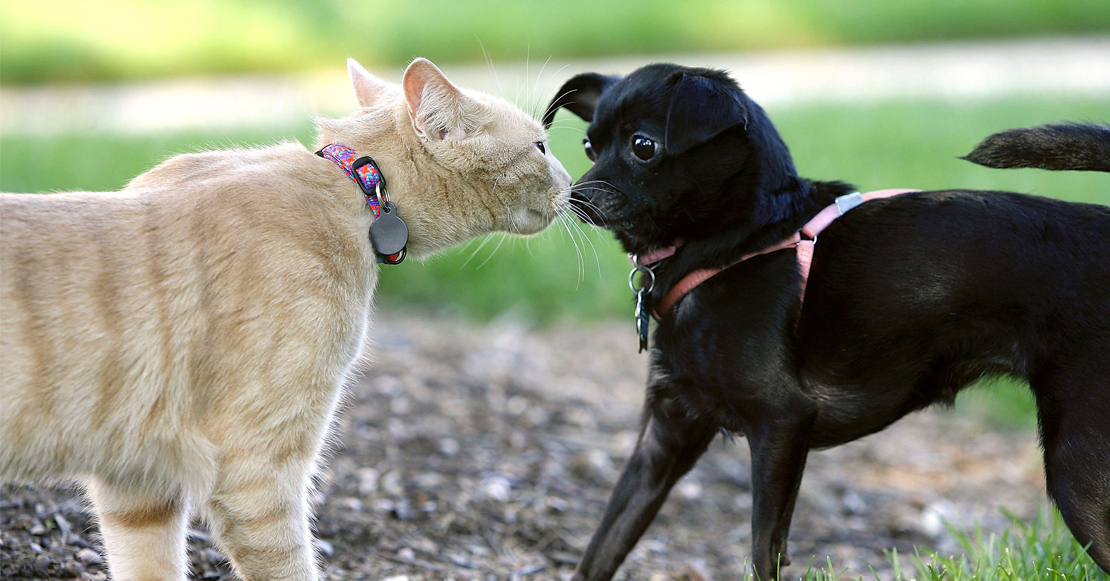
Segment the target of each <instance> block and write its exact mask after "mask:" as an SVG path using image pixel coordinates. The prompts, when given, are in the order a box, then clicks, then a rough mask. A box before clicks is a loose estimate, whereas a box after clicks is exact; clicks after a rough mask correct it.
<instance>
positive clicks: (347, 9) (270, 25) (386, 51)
mask: <svg viewBox="0 0 1110 581" xmlns="http://www.w3.org/2000/svg"><path fill="white" fill-rule="evenodd" d="M1108 29H1110V3H1108V2H1107V1H1106V0H930V1H928V2H926V1H920V0H905V1H897V2H892V1H890V0H687V1H685V2H681V3H675V2H673V1H660V0H606V1H604V2H597V1H595V0H563V1H560V2H541V1H539V0H483V1H482V2H479V3H474V2H457V1H452V0H409V1H397V0H391V1H385V0H362V1H359V2H341V1H339V0H238V1H229V0H161V1H157V2H155V1H151V0H99V1H97V2H85V1H80V0H56V1H54V2H50V3H49V4H48V5H45V4H43V3H38V2H26V1H23V2H20V1H7V2H3V3H0V82H3V83H41V82H52V81H91V80H105V79H110V80H118V79H137V78H150V77H166V76H174V75H186V74H197V73H213V72H218V73H246V72H249V73H260V72H283V71H295V70H304V69H314V68H331V67H333V66H334V63H336V62H342V59H344V58H346V57H347V56H349V55H359V57H360V59H363V64H365V65H369V66H373V65H378V64H386V63H389V64H395V63H400V62H407V61H409V60H411V59H412V58H413V57H416V56H425V57H428V58H430V59H431V60H433V61H435V62H437V63H447V62H459V61H481V60H482V59H483V57H484V54H483V52H486V53H488V54H489V55H491V56H492V57H493V58H494V59H495V60H506V59H512V60H524V59H525V58H526V57H528V56H529V55H531V56H532V57H533V58H539V60H540V61H541V62H542V60H543V59H546V58H547V57H549V56H554V57H557V58H566V57H597V56H606V55H618V54H619V55H627V54H643V55H648V54H674V53H686V52H688V53H696V52H706V51H735V50H750V49H771V48H785V47H813V46H834V45H846V44H869V43H905V42H921V41H937V40H958V39H996V38H1004V37H1015V36H1028V35H1061V34H1080V33H1093V32H1104V31H1106V30H1108Z"/></svg>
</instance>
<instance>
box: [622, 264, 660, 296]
mask: <svg viewBox="0 0 1110 581" xmlns="http://www.w3.org/2000/svg"><path fill="white" fill-rule="evenodd" d="M637 272H643V273H647V276H648V284H647V287H646V288H645V287H640V288H636V273H637ZM628 288H630V289H632V292H634V293H638V292H640V291H645V292H651V290H652V289H654V288H655V272H654V271H652V270H651V269H650V268H648V267H646V266H640V265H638V264H637V265H636V266H635V267H633V268H632V272H629V273H628Z"/></svg>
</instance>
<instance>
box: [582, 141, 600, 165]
mask: <svg viewBox="0 0 1110 581" xmlns="http://www.w3.org/2000/svg"><path fill="white" fill-rule="evenodd" d="M582 147H584V148H586V157H588V158H590V161H597V153H595V152H594V146H593V144H592V143H590V138H589V137H587V138H585V139H583V140H582Z"/></svg>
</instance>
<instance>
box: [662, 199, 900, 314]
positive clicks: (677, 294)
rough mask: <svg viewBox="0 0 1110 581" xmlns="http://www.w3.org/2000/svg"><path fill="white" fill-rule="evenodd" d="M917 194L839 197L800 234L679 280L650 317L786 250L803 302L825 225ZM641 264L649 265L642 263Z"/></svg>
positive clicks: (672, 248) (799, 232)
mask: <svg viewBox="0 0 1110 581" xmlns="http://www.w3.org/2000/svg"><path fill="white" fill-rule="evenodd" d="M920 191H921V190H904V189H892V190H877V191H874V192H868V193H866V194H861V193H859V192H853V193H851V194H845V195H843V196H840V197H838V198H837V199H836V202H835V203H833V204H832V205H830V206H828V207H827V208H825V209H823V210H821V211H820V212H818V213H817V215H816V216H814V217H813V218H812V219H810V221H809V222H806V225H805V226H803V227H802V229H801V230H799V231H798V232H795V233H794V234H793V235H792V236H790V237H789V238H787V239H786V240H783V241H782V242H779V243H778V244H775V245H774V246H771V247H770V248H765V249H763V250H760V251H759V252H753V253H751V254H745V255H744V256H741V257H740V260H737V261H736V262H734V263H732V264H730V265H728V266H725V267H723V268H702V269H699V270H695V271H694V272H691V273H690V274H687V275H686V276H684V277H683V278H682V280H679V281H678V284H676V285H674V286H673V287H671V289H670V290H669V291H667V294H665V295H663V298H662V299H661V300H660V301H659V304H658V305H656V306H655V308H654V309H653V310H652V313H651V315H652V316H653V317H655V320H657V321H658V320H659V319H661V318H662V315H663V314H666V313H667V311H669V310H670V309H671V307H673V306H674V305H675V303H677V302H678V301H679V300H680V299H682V297H684V296H686V294H687V293H689V292H690V291H692V290H694V289H695V288H697V286H698V285H699V284H701V283H703V282H705V281H707V280H709V279H710V278H712V277H713V276H714V275H716V274H718V273H719V272H721V271H723V270H725V269H726V268H731V267H733V266H736V265H737V264H740V263H741V262H744V261H745V260H747V259H749V258H752V257H754V256H759V255H762V254H769V253H771V252H776V251H779V250H785V249H787V248H790V247H796V248H797V249H798V272H799V273H801V275H802V291H801V294H802V298H803V300H804V299H805V292H806V281H808V280H809V267H810V266H811V265H812V264H813V248H814V245H815V244H816V243H817V235H818V234H820V233H821V232H822V231H823V230H824V229H825V228H828V227H829V224H832V223H833V221H834V220H836V219H837V218H839V217H841V216H843V215H844V214H845V213H846V212H848V210H851V209H852V208H855V207H856V206H858V205H860V204H862V203H864V202H867V201H869V200H875V199H879V198H889V197H891V196H897V195H898V194H905V193H908V192H920ZM670 251H671V252H670V254H667V255H666V256H670V255H671V254H674V247H670ZM659 252H660V251H658V250H657V251H655V252H653V253H651V254H650V255H649V256H651V257H654V256H655V255H656V254H657V253H659ZM666 256H664V257H661V258H657V259H656V261H658V260H662V259H663V258H666ZM644 264H651V263H646V262H645V263H644Z"/></svg>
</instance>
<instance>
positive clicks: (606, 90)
mask: <svg viewBox="0 0 1110 581" xmlns="http://www.w3.org/2000/svg"><path fill="white" fill-rule="evenodd" d="M560 107H566V108H567V109H568V110H570V111H571V112H572V113H574V114H576V115H578V116H579V117H581V118H582V119H585V120H586V121H590V122H591V123H590V126H589V129H588V130H587V132H586V138H585V140H584V145H585V148H586V155H588V156H589V157H590V159H591V160H593V162H594V165H593V167H592V168H591V169H590V170H589V171H587V172H586V173H585V174H584V175H583V176H582V178H581V179H579V180H578V183H577V184H576V186H575V192H574V194H573V196H572V200H571V203H572V204H575V205H577V206H578V207H579V209H581V210H583V211H584V212H585V215H586V217H587V219H588V220H590V221H592V222H594V223H596V224H597V225H599V226H602V227H604V228H607V229H610V230H613V231H614V233H615V234H616V236H617V239H618V240H620V242H621V243H622V244H623V245H624V247H625V249H626V250H627V251H628V252H635V253H642V252H645V251H648V250H651V249H654V248H659V247H663V246H668V245H670V244H673V243H674V241H675V240H677V239H683V240H687V241H691V240H697V239H699V238H705V237H709V236H713V235H715V234H717V233H718V232H721V231H724V230H731V229H734V228H736V227H737V226H751V225H758V224H759V223H761V222H769V221H770V220H772V219H774V218H773V215H774V214H775V213H776V212H775V209H774V208H773V206H774V205H775V203H776V202H775V200H774V196H775V193H776V192H785V191H796V190H797V188H798V177H797V175H796V173H795V170H794V164H793V162H792V161H791V159H790V153H789V150H787V148H786V145H785V144H784V143H783V141H782V139H781V138H780V137H779V135H778V133H777V132H776V131H775V128H774V126H773V125H772V124H771V121H770V120H769V119H768V118H767V115H766V114H765V113H764V112H763V109H762V108H760V107H759V105H757V104H756V103H755V102H754V101H752V100H751V99H750V98H748V96H747V95H746V94H744V92H743V91H742V90H740V87H739V86H737V84H736V82H735V81H733V80H732V79H731V78H729V76H728V75H727V74H726V73H724V72H722V71H717V70H711V69H704V68H690V67H684V66H679V65H673V64H653V65H648V66H646V67H643V68H640V69H637V70H636V71H634V72H633V73H631V74H630V75H628V76H627V77H623V78H621V77H611V76H604V75H599V74H596V73H587V74H581V75H578V76H575V77H573V78H571V79H570V80H568V81H567V82H566V83H565V84H564V85H563V87H562V88H561V89H560V90H559V92H558V93H557V96H556V98H555V99H554V100H553V101H552V102H551V105H550V106H549V107H548V109H547V113H546V114H545V116H544V123H545V125H550V124H551V122H552V120H553V119H554V117H555V112H556V111H557V110H558V109H559V108H560Z"/></svg>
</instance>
